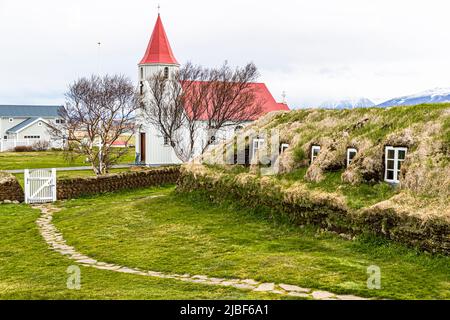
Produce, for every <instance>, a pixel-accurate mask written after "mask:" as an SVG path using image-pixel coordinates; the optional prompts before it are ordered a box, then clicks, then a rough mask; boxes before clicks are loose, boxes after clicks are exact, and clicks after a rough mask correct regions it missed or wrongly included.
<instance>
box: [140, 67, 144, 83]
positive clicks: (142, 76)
mask: <svg viewBox="0 0 450 320" xmlns="http://www.w3.org/2000/svg"><path fill="white" fill-rule="evenodd" d="M142 79H144V68H143V67H141V80H142Z"/></svg>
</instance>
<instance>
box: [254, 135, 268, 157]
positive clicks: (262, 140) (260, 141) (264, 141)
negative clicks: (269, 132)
mask: <svg viewBox="0 0 450 320" xmlns="http://www.w3.org/2000/svg"><path fill="white" fill-rule="evenodd" d="M265 143H266V139H263V138H254V139H253V141H252V159H253V158H254V157H255V155H256V152H257V150H260V149H261V145H263V144H265ZM256 144H257V145H258V147H257V148H256Z"/></svg>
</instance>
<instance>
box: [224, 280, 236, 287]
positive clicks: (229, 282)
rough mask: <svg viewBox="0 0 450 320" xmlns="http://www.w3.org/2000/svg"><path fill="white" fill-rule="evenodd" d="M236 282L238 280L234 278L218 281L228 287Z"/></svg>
mask: <svg viewBox="0 0 450 320" xmlns="http://www.w3.org/2000/svg"><path fill="white" fill-rule="evenodd" d="M238 282H239V281H236V280H226V281H223V282H220V285H222V286H227V287H228V286H234V285H235V284H237V283H238Z"/></svg>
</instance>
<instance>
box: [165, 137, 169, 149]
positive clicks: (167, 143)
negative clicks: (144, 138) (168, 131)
mask: <svg viewBox="0 0 450 320" xmlns="http://www.w3.org/2000/svg"><path fill="white" fill-rule="evenodd" d="M164 146H165V147H168V146H170V139H169V137H168V136H164Z"/></svg>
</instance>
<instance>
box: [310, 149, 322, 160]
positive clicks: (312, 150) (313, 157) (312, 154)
mask: <svg viewBox="0 0 450 320" xmlns="http://www.w3.org/2000/svg"><path fill="white" fill-rule="evenodd" d="M320 149H321V148H320V146H319V145H313V146H311V163H313V162H314V160H315V159H316V158H317V157H318V156H319V153H320ZM314 150H318V152H317V155H316V156H314Z"/></svg>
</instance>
